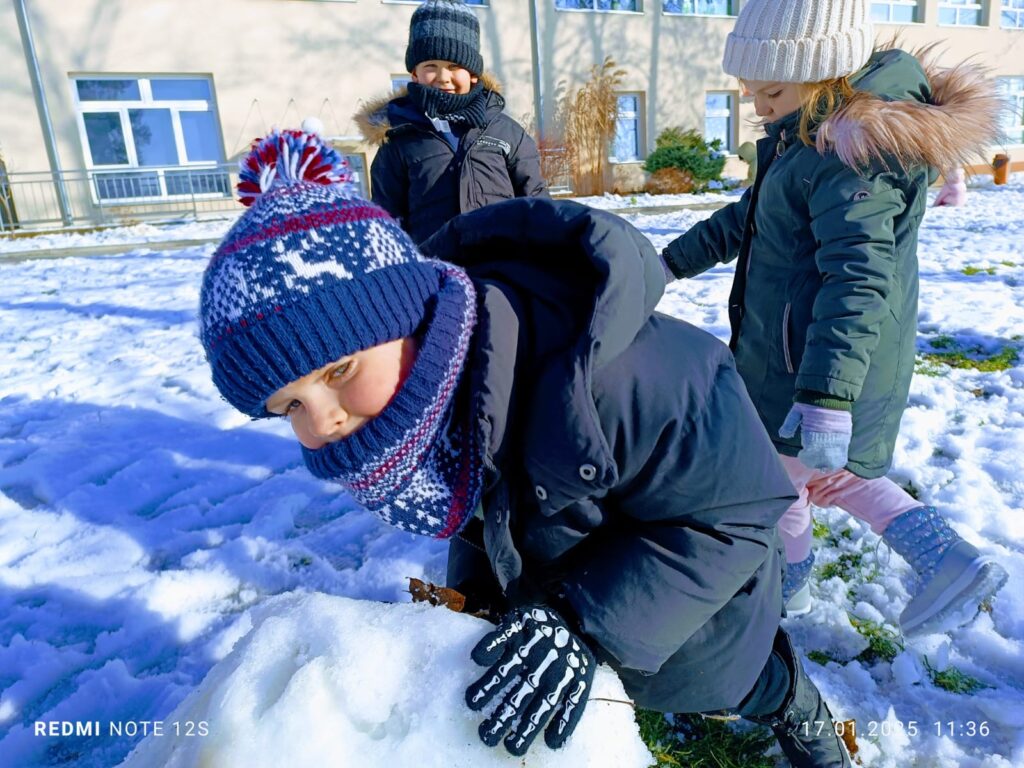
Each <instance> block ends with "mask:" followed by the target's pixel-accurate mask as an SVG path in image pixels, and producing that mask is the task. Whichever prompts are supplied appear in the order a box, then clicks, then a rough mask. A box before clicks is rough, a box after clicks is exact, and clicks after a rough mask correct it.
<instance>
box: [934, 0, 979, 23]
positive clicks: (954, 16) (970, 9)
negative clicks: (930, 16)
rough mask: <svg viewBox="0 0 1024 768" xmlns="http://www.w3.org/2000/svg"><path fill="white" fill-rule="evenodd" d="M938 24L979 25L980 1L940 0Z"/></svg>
mask: <svg viewBox="0 0 1024 768" xmlns="http://www.w3.org/2000/svg"><path fill="white" fill-rule="evenodd" d="M939 24H945V25H951V26H952V25H955V26H961V27H980V26H981V3H975V2H971V0H940V2H939Z"/></svg>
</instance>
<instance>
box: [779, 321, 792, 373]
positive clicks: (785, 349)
mask: <svg viewBox="0 0 1024 768" xmlns="http://www.w3.org/2000/svg"><path fill="white" fill-rule="evenodd" d="M792 307H793V305H792V304H786V309H785V311H784V312H783V313H782V354H783V355H784V356H785V358H786V371H788V372H789V373H794V370H793V357H792V356H791V355H790V352H789V313H790V310H791V309H792Z"/></svg>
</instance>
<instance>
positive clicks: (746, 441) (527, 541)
mask: <svg viewBox="0 0 1024 768" xmlns="http://www.w3.org/2000/svg"><path fill="white" fill-rule="evenodd" d="M423 248H424V250H425V252H427V253H428V254H429V255H432V256H434V257H436V258H441V259H445V260H447V261H451V262H455V263H457V264H460V265H462V266H464V267H465V268H466V269H467V270H468V272H469V274H470V275H471V277H472V278H473V280H474V283H475V284H476V286H477V289H478V293H479V299H480V308H481V312H480V319H479V321H478V326H477V329H476V331H475V333H474V342H473V349H472V352H471V358H470V359H469V361H468V364H467V370H468V372H469V375H468V377H467V379H466V380H465V381H464V383H463V384H462V386H464V387H468V388H469V392H468V393H466V394H469V395H470V402H471V404H472V407H473V408H474V409H475V412H476V413H477V414H478V424H479V429H480V430H481V436H482V440H483V444H484V445H485V446H486V452H487V456H486V461H485V466H486V476H485V494H484V501H483V518H484V519H483V524H482V528H483V536H482V544H483V546H482V548H481V549H479V550H478V549H476V548H474V546H473V545H474V544H479V543H481V542H472V541H468V542H467V541H466V540H465V538H464V537H463V538H460V539H457V540H455V542H454V543H453V544H452V550H451V555H450V561H449V583H450V585H451V586H455V587H458V588H462V589H465V590H469V591H473V590H474V589H478V588H479V587H480V585H481V584H482V583H490V584H493V585H494V586H495V589H496V590H498V589H500V591H501V592H502V593H503V595H504V596H505V598H506V599H507V600H508V601H509V602H511V603H525V602H529V601H534V600H542V601H545V602H548V603H552V604H554V605H556V606H558V607H561V608H563V609H564V610H565V611H566V612H567V613H568V614H569V615H570V616H571V617H572V620H573V621H575V622H576V623H577V625H578V627H580V628H581V630H582V631H583V633H584V634H585V636H586V637H587V638H588V639H589V641H590V642H591V643H592V644H593V645H595V647H596V648H597V650H598V653H599V655H600V656H601V657H602V658H604V659H605V660H606V661H608V662H609V663H611V664H612V665H613V666H614V668H615V669H616V671H617V672H618V673H619V675H620V677H621V678H622V680H623V682H624V683H625V685H626V689H627V691H628V692H629V694H630V695H631V696H632V697H634V699H635V700H636V701H637V703H638V704H639V705H640V706H643V707H649V708H653V709H658V710H661V711H666V712H669V711H674V712H684V711H690V712H695V711H710V710H716V709H721V708H726V707H734V706H736V705H737V704H738V703H739V702H740V699H741V698H742V697H743V696H744V695H745V694H746V693H747V692H748V691H749V690H750V688H751V687H752V686H753V684H754V681H755V680H756V678H757V676H758V674H759V673H760V671H761V669H762V667H763V665H764V662H765V660H766V659H767V657H768V654H769V652H770V650H771V645H772V639H773V638H774V636H775V632H776V628H777V626H778V624H779V619H780V615H781V613H782V598H781V574H782V569H783V567H784V558H783V556H782V552H781V549H780V544H779V539H778V536H777V533H776V530H775V524H776V522H777V520H778V519H779V517H780V516H781V514H782V513H783V511H784V510H785V509H786V508H787V507H788V506H789V505H790V503H792V501H793V500H794V498H795V495H794V493H793V489H792V486H791V485H790V483H789V481H788V479H787V477H786V475H785V472H784V471H783V469H782V467H781V464H780V463H779V459H778V456H777V454H776V452H775V450H774V448H773V447H772V443H771V440H770V439H769V438H768V436H767V434H766V433H765V430H764V428H763V426H762V425H761V423H760V420H759V418H758V416H757V413H756V411H755V410H754V408H753V406H752V405H751V403H750V400H749V398H748V396H747V394H746V390H745V389H744V386H743V382H742V381H741V379H740V377H739V375H738V374H737V372H736V369H735V366H734V364H733V359H732V355H731V354H730V353H729V350H728V349H727V348H726V346H725V345H724V344H722V343H721V342H719V341H718V340H716V339H715V338H713V337H712V336H710V335H709V334H707V333H705V332H703V331H701V330H699V329H697V328H695V327H694V326H692V325H689V324H688V323H685V322H683V321H681V320H677V319H675V318H671V317H668V316H665V315H662V314H658V313H655V312H654V311H653V310H654V307H655V305H656V304H657V302H658V300H659V298H660V297H661V294H662V291H663V290H664V273H663V271H662V267H661V265H660V263H659V259H658V256H657V254H656V253H655V251H654V250H653V248H652V247H651V245H650V243H649V242H648V241H647V240H646V239H645V238H644V237H643V236H642V235H641V234H640V233H639V232H637V231H636V230H635V229H634V228H633V227H632V226H630V225H629V224H628V223H626V222H625V221H623V220H622V219H620V218H618V217H616V216H614V215H612V214H609V213H605V212H601V211H596V210H592V209H589V208H586V207H584V206H581V205H579V204H577V203H573V202H568V201H564V202H552V201H549V200H542V199H525V200H513V201H509V202H505V203H498V204H496V205H493V206H489V207H487V208H484V209H482V210H479V211H476V212H474V213H470V214H466V215H463V216H460V217H458V218H456V219H455V220H453V221H452V222H450V223H449V224H448V225H447V226H446V227H445V228H443V229H442V230H441V231H440V232H438V233H437V234H436V235H435V236H434V237H433V238H432V239H431V240H429V241H428V242H427V243H425V244H424V246H423ZM484 551H485V552H486V557H484V555H483V554H482V552H484Z"/></svg>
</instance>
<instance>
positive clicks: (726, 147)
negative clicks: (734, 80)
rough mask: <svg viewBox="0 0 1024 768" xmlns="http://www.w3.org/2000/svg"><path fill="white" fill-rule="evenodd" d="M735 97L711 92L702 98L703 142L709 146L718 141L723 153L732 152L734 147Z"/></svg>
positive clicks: (726, 93)
mask: <svg viewBox="0 0 1024 768" xmlns="http://www.w3.org/2000/svg"><path fill="white" fill-rule="evenodd" d="M737 101H738V100H737V98H736V95H735V94H733V93H728V92H711V93H707V94H705V96H704V140H705V141H706V142H708V143H709V144H710V143H711V142H712V141H714V140H715V139H718V140H719V141H720V142H722V144H721V150H722V151H723V152H733V151H735V146H736V138H735V137H736V102H737Z"/></svg>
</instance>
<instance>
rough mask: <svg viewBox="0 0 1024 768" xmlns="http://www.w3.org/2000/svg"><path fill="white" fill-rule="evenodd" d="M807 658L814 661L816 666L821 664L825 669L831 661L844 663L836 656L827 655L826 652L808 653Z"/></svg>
mask: <svg viewBox="0 0 1024 768" xmlns="http://www.w3.org/2000/svg"><path fill="white" fill-rule="evenodd" d="M807 658H808V659H810V660H811V661H813V662H814V663H815V664H820V665H821V666H823V667H824V666H825V665H826V664H828V663H829V662H830V661H834V662H837V663H839V664H841V663H842V661H841V660H840V659H837V658H835V657H834V656H831V655H830V654H827V653H825V652H824V651H808V653H807Z"/></svg>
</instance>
